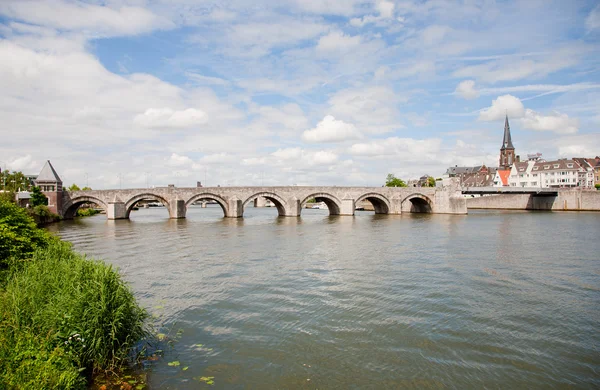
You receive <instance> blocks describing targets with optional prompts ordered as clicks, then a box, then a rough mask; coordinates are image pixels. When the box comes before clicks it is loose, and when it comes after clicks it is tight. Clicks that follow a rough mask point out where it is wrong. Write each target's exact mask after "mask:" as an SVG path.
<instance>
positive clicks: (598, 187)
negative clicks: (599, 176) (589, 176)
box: [594, 183, 600, 191]
mask: <svg viewBox="0 0 600 390" xmlns="http://www.w3.org/2000/svg"><path fill="white" fill-rule="evenodd" d="M594 187H596V189H597V190H598V191H600V183H599V184H596V185H595V186H594Z"/></svg>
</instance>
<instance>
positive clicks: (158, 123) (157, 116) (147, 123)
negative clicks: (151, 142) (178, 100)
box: [133, 107, 208, 128]
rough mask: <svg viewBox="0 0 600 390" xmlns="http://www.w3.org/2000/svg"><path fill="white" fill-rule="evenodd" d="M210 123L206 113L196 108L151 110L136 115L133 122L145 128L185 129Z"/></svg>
mask: <svg viewBox="0 0 600 390" xmlns="http://www.w3.org/2000/svg"><path fill="white" fill-rule="evenodd" d="M207 121H208V117H207V115H206V113H205V112H204V111H202V110H198V109H195V108H187V109H185V110H179V111H175V110H173V109H171V108H168V107H165V108H149V109H147V110H146V111H145V112H144V113H143V114H139V115H136V116H135V118H134V119H133V122H134V123H135V124H137V125H139V126H143V127H151V128H152V127H154V128H157V127H159V128H160V127H167V128H185V127H191V126H196V125H201V124H204V123H206V122H207Z"/></svg>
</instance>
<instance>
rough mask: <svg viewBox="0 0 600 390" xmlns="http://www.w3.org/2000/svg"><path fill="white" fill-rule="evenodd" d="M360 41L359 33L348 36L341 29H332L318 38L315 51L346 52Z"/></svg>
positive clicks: (324, 52) (328, 52)
mask: <svg viewBox="0 0 600 390" xmlns="http://www.w3.org/2000/svg"><path fill="white" fill-rule="evenodd" d="M360 43H361V38H360V35H356V36H349V35H346V34H344V33H343V32H341V31H332V32H330V33H329V34H328V35H325V36H323V37H321V38H319V43H318V44H317V52H320V53H323V54H331V53H339V52H347V51H350V50H352V49H354V48H356V47H357V46H359V45H360Z"/></svg>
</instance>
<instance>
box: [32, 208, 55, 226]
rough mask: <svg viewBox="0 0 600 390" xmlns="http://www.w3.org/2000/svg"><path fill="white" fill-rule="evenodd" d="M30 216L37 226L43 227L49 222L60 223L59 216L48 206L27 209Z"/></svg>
mask: <svg viewBox="0 0 600 390" xmlns="http://www.w3.org/2000/svg"><path fill="white" fill-rule="evenodd" d="M29 215H31V216H32V217H33V219H34V221H35V223H36V224H37V225H38V226H41V225H45V224H48V223H51V222H56V221H60V215H58V214H54V213H53V212H52V211H50V209H49V208H48V206H45V205H38V206H34V207H33V208H31V209H29Z"/></svg>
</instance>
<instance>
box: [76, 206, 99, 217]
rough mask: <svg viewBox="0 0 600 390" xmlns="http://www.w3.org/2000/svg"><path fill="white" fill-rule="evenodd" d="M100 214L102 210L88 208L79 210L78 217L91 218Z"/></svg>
mask: <svg viewBox="0 0 600 390" xmlns="http://www.w3.org/2000/svg"><path fill="white" fill-rule="evenodd" d="M96 214H100V210H96V209H92V208H86V209H77V216H78V217H91V216H92V215H96Z"/></svg>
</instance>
